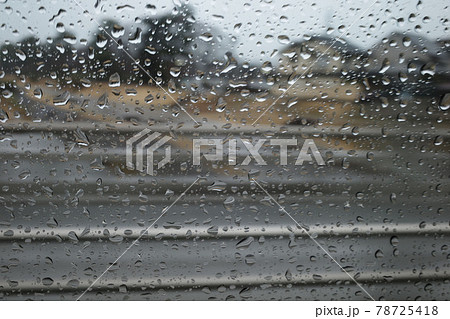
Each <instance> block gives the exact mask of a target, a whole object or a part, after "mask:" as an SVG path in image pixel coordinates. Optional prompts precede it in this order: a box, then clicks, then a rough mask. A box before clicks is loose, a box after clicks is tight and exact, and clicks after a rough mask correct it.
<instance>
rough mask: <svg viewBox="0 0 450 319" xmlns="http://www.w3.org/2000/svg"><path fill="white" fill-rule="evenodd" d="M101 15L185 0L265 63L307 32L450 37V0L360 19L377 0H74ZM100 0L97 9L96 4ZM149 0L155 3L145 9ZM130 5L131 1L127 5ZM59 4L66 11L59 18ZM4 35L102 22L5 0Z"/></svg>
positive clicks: (409, 1) (387, 2)
mask: <svg viewBox="0 0 450 319" xmlns="http://www.w3.org/2000/svg"><path fill="white" fill-rule="evenodd" d="M77 1H79V3H80V4H81V5H82V6H83V7H84V8H85V9H87V10H88V11H89V12H90V13H91V14H92V15H93V16H95V18H96V19H98V21H102V20H103V19H105V18H112V19H115V20H116V21H119V22H120V23H122V24H123V25H136V18H137V17H145V16H157V15H160V14H164V13H168V12H171V11H172V10H173V8H174V7H176V6H179V5H180V4H181V3H188V4H189V5H191V6H192V7H193V8H194V10H195V18H196V19H197V21H198V22H201V23H204V25H205V28H204V30H202V31H204V32H206V31H208V29H207V28H208V26H213V27H214V28H215V29H216V30H220V31H221V32H222V33H223V34H224V36H225V38H226V39H225V40H226V42H227V43H231V44H232V45H233V48H231V49H232V51H233V52H234V54H236V55H238V56H240V57H241V59H242V60H249V61H255V62H256V61H260V62H263V61H266V60H268V59H269V57H270V55H271V54H272V52H273V51H274V50H276V49H279V48H281V47H283V46H285V45H286V44H287V43H289V42H293V41H296V40H300V39H302V38H303V37H304V35H314V34H316V35H317V34H324V33H326V32H327V30H328V32H329V34H330V36H333V37H339V36H340V35H341V30H342V31H346V30H347V28H349V27H350V26H351V27H350V29H349V34H348V35H346V36H345V37H344V38H345V39H347V40H349V41H351V42H353V43H354V44H356V45H358V46H361V47H369V46H371V45H373V44H374V43H375V42H377V41H379V40H380V39H381V38H382V37H383V36H385V35H386V34H388V33H389V32H392V31H396V30H401V31H408V32H411V33H413V34H417V35H424V36H427V37H429V38H449V37H450V35H449V25H450V23H449V21H448V19H449V18H448V17H449V16H450V10H449V5H448V3H449V2H448V0H422V1H418V0H400V1H394V0H378V1H377V2H376V3H375V4H374V5H373V6H372V7H370V9H369V10H368V11H367V12H366V13H365V14H364V16H363V17H361V18H360V19H358V18H359V16H360V15H361V14H362V13H363V12H364V11H365V10H366V9H367V8H368V7H369V6H370V5H371V4H372V2H373V0H353V1H345V0H332V1H330V0H318V1H311V0H301V1H299V0H273V1H271V0H262V1H258V0H255V1H253V0H248V1H245V0H190V1H183V0H157V1H148V0H146V1H140V0H126V1H123V0H117V1H111V0H109V1H106V0H77ZM96 2H99V3H100V4H99V5H98V6H97V8H94V4H95V3H96ZM148 4H151V5H153V6H155V7H156V9H150V10H149V9H148V8H147V9H146V5H148ZM127 5H128V6H127ZM60 9H65V10H66V11H67V12H66V13H65V14H63V15H61V16H58V17H56V18H55V19H53V20H52V21H49V20H51V19H52V17H53V16H54V15H56V14H57V13H58V11H59V10H60ZM0 10H1V13H0V16H1V17H2V18H1V20H0V26H1V31H0V41H2V42H3V41H5V40H9V41H12V42H15V41H18V40H20V39H21V38H22V37H24V36H29V35H34V36H37V37H39V38H41V39H43V40H44V39H45V38H47V37H51V36H55V35H56V34H57V33H58V31H57V28H56V25H57V23H58V22H62V23H63V24H64V28H65V30H67V31H69V32H71V33H73V34H75V35H76V36H77V38H78V41H79V39H81V38H87V37H89V35H90V34H92V32H95V31H96V30H97V28H98V27H97V25H96V23H95V22H94V21H90V18H89V17H88V16H86V15H83V13H82V10H81V9H80V8H79V7H78V6H77V5H76V4H75V2H74V1H73V0H0Z"/></svg>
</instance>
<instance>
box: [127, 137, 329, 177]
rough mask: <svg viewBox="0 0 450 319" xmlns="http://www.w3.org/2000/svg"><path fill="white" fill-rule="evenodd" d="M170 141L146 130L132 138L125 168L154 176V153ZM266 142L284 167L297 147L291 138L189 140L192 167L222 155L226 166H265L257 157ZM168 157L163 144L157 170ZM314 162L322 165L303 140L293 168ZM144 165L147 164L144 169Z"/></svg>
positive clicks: (316, 152) (310, 143)
mask: <svg viewBox="0 0 450 319" xmlns="http://www.w3.org/2000/svg"><path fill="white" fill-rule="evenodd" d="M171 139H172V138H171V137H170V136H167V135H162V134H161V133H158V132H153V133H152V132H151V131H150V130H149V129H145V130H143V131H141V132H139V133H138V134H136V135H134V136H133V137H131V138H130V139H128V140H127V142H126V160H127V168H129V169H136V170H138V171H140V172H143V173H145V172H146V173H147V174H148V175H152V176H153V175H154V173H155V171H154V167H153V166H154V165H155V163H154V162H153V161H154V154H155V152H156V151H157V150H158V149H159V148H161V147H162V146H163V145H164V144H166V143H167V142H168V141H170V140H171ZM267 143H269V145H270V149H271V150H274V149H276V148H277V149H278V150H279V152H278V154H279V162H278V163H279V165H288V147H295V148H298V147H299V144H298V141H297V139H294V138H291V139H259V140H257V141H255V142H254V143H252V141H251V140H249V139H227V140H223V139H220V138H198V139H193V142H192V165H194V166H195V165H200V164H201V160H202V157H203V158H204V160H206V161H224V157H225V156H224V155H227V156H228V158H227V162H228V165H230V166H234V165H240V166H246V165H250V164H251V163H252V162H254V164H256V165H268V164H267V162H266V161H265V160H264V158H263V156H262V155H261V154H260V149H261V148H262V146H263V145H267ZM238 145H239V147H238ZM135 146H136V147H135ZM144 155H145V156H144ZM238 155H239V157H242V158H243V160H242V161H238ZM170 158H171V147H170V145H166V148H165V154H164V157H163V159H162V160H161V161H159V162H157V163H156V165H157V167H158V169H160V168H162V167H163V166H164V165H166V164H167V163H169V162H170ZM314 160H315V162H316V163H317V164H318V165H325V161H324V160H323V158H322V155H321V154H320V152H319V149H318V148H317V146H316V144H315V143H314V140H312V139H306V140H304V141H303V145H302V146H301V148H300V152H299V153H298V156H297V157H296V160H295V162H294V165H303V164H304V163H305V162H307V163H310V162H314ZM144 163H146V164H147V165H146V168H145V165H144Z"/></svg>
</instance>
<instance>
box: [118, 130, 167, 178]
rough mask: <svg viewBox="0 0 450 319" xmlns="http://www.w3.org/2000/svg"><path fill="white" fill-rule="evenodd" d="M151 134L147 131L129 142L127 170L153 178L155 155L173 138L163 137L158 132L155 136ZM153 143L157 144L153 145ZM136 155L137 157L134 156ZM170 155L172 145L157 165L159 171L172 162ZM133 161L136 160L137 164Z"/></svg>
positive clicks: (138, 134) (134, 136)
mask: <svg viewBox="0 0 450 319" xmlns="http://www.w3.org/2000/svg"><path fill="white" fill-rule="evenodd" d="M150 133H151V130H149V129H145V130H143V131H141V132H139V133H137V134H136V135H133V137H131V138H130V139H128V140H127V142H126V144H127V148H126V157H127V159H126V160H127V168H129V169H136V170H138V171H140V172H147V174H148V175H152V176H153V175H154V170H153V165H154V164H153V159H154V153H155V152H156V151H157V150H158V149H159V148H160V147H162V146H163V145H164V144H165V143H167V142H168V141H170V140H171V139H172V138H171V137H170V136H167V135H164V136H162V137H161V135H162V134H161V133H158V132H154V133H153V134H150ZM153 141H155V142H154V143H153V144H152V142H153ZM134 145H136V148H134ZM134 153H135V154H136V156H133V154H134ZM144 154H145V158H144ZM170 154H171V147H170V145H167V146H166V148H165V154H164V158H163V159H162V160H161V161H159V162H158V164H157V166H158V169H160V168H162V167H163V166H164V165H166V164H167V163H169V162H170ZM133 159H135V163H134V161H133ZM144 162H146V163H147V169H145V166H144Z"/></svg>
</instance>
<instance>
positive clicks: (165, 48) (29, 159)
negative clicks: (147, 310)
mask: <svg viewBox="0 0 450 319" xmlns="http://www.w3.org/2000/svg"><path fill="white" fill-rule="evenodd" d="M77 3H78V4H77ZM0 12H1V15H2V17H3V19H2V21H1V22H0V30H1V32H0V42H1V44H0V47H1V51H0V92H1V95H0V160H1V163H2V166H1V170H2V174H1V175H0V186H1V189H0V299H3V300H17V299H19V300H24V299H26V300H28V299H29V300H75V299H77V297H78V296H80V295H81V294H82V293H83V291H85V290H86V289H87V288H88V287H89V286H90V285H91V284H92V283H93V282H94V281H95V280H96V279H97V278H98V276H100V275H101V274H102V273H103V272H104V270H105V269H106V268H107V267H109V266H110V265H111V264H112V263H114V261H115V260H116V258H117V257H118V256H120V255H121V253H122V252H123V251H124V250H125V249H126V248H127V247H128V246H129V245H130V244H131V243H132V242H133V240H135V239H136V238H138V237H139V235H140V234H141V232H142V231H144V230H145V229H146V228H147V227H149V226H150V225H152V223H153V222H154V221H155V220H156V219H157V218H158V217H159V216H160V215H161V212H162V210H163V209H164V207H167V206H169V205H171V204H172V202H173V201H175V200H176V199H177V197H178V196H179V195H180V194H181V193H182V192H183V191H184V190H185V189H186V188H187V187H188V186H189V185H191V183H193V182H194V181H195V179H196V178H197V177H200V180H199V181H198V182H197V183H196V184H195V185H193V187H192V188H191V189H190V190H189V192H188V193H187V194H186V196H184V197H183V198H182V199H181V200H180V201H178V202H177V203H176V204H175V205H173V207H171V209H170V210H169V211H168V212H167V213H166V214H165V215H164V216H163V217H162V218H161V219H160V220H158V222H157V223H156V224H155V225H154V227H151V229H150V230H149V232H148V234H146V235H144V236H143V237H142V239H141V240H140V241H139V243H138V244H137V245H136V246H134V247H133V248H131V249H130V250H129V251H128V252H127V254H125V255H124V256H123V257H122V258H121V259H120V260H119V261H118V262H117V263H115V264H114V265H113V267H112V268H111V269H110V271H109V272H108V273H106V274H105V275H104V276H103V277H102V278H101V279H100V280H98V281H97V282H96V284H95V285H94V286H93V287H92V289H91V290H90V291H89V292H87V293H86V294H85V295H84V296H83V299H86V300H127V299H129V300H210V299H211V300H212V299H216V300H217V299H218V300H272V299H273V300H366V299H370V296H368V295H367V294H366V293H365V292H364V291H362V290H361V289H360V287H358V286H357V285H355V283H354V282H353V281H352V280H351V279H350V278H349V277H348V276H347V275H346V274H345V272H343V271H342V270H341V269H340V268H339V266H338V265H336V264H335V263H333V262H332V261H331V260H330V259H329V257H328V256H326V254H325V253H324V252H323V251H322V250H321V249H320V248H319V247H317V245H316V244H315V243H314V242H313V241H312V240H311V239H310V238H309V237H308V236H307V235H306V234H305V233H304V232H303V231H302V230H301V229H300V228H299V227H297V226H296V225H295V223H294V222H293V221H292V220H291V219H290V218H289V216H287V215H286V214H285V213H284V212H282V211H280V209H279V207H278V205H276V204H275V203H274V201H273V200H271V199H270V198H269V197H268V196H267V195H266V194H265V193H264V192H263V191H262V190H261V189H260V188H259V187H258V186H257V185H256V184H255V182H254V181H253V180H252V178H254V179H256V180H257V181H258V183H260V184H261V185H262V186H263V187H264V188H265V189H266V190H267V191H268V192H269V193H270V194H271V196H273V198H275V199H276V200H277V201H278V202H279V203H280V204H281V205H282V206H284V207H285V208H286V211H287V212H289V214H291V215H292V216H293V218H294V219H296V221H297V222H299V223H300V224H302V225H305V227H307V229H308V230H309V232H310V233H311V234H312V236H313V237H314V238H315V239H316V240H317V241H318V242H319V243H320V244H321V245H322V246H323V247H324V248H325V249H326V250H327V251H328V252H329V253H330V254H331V255H332V256H333V257H334V258H335V259H336V260H337V261H338V262H339V263H340V264H341V265H342V266H343V268H344V269H345V270H346V271H347V272H348V273H349V274H351V275H352V276H353V277H354V278H355V279H356V280H357V281H358V282H359V283H360V284H361V285H362V286H363V287H364V288H365V289H366V290H367V291H368V292H369V293H370V294H371V295H372V296H373V297H374V298H375V299H377V300H445V299H448V296H449V292H450V288H449V279H450V278H449V265H450V264H449V258H450V252H449V250H448V242H449V241H448V236H449V233H450V222H449V221H450V219H449V217H450V212H449V208H450V203H449V200H448V198H449V192H450V188H449V172H450V163H449V161H450V154H449V151H450V149H449V144H448V142H449V134H450V125H449V122H448V120H449V109H450V37H449V20H448V16H449V7H448V4H447V3H446V1H433V4H431V3H429V2H426V1H396V2H392V1H384V0H379V1H376V2H375V3H373V2H372V1H337V2H336V1H318V2H313V1H304V2H295V1H294V2H292V1H279V2H278V1H277V2H276V3H274V2H272V1H248V2H241V1H237V0H236V1H227V2H222V1H221V2H216V1H178V0H174V1H158V2H157V3H149V2H147V1H137V0H129V1H127V2H121V1H101V0H96V1H90V2H86V1H78V0H77V2H75V1H72V0H65V1H32V2H31V1H13V0H0ZM192 118H193V119H194V120H195V121H196V122H197V123H196V122H195V121H194V120H193V119H192ZM145 128H148V129H150V130H152V131H155V132H160V133H164V134H165V135H169V136H171V137H172V140H171V141H170V144H171V147H172V159H171V162H170V164H169V165H166V166H165V167H164V168H162V169H159V170H158V171H157V174H156V175H155V176H149V175H146V174H145V173H143V172H139V171H136V170H131V169H129V168H127V167H126V160H125V142H126V140H127V139H128V138H130V137H132V136H133V135H134V134H136V133H138V132H140V131H142V130H143V129H145ZM194 138H223V139H224V141H225V142H226V141H228V140H229V139H232V138H242V139H244V138H245V139H249V140H251V141H252V143H253V144H255V143H256V142H257V141H258V140H259V139H261V138H266V139H270V138H296V139H297V140H298V141H299V146H298V147H292V148H289V152H288V165H280V163H279V147H274V146H272V145H270V144H269V143H268V142H267V143H265V144H264V145H263V146H262V148H261V155H262V156H263V158H264V159H265V160H266V162H267V163H268V165H267V166H258V165H256V164H255V161H254V160H253V161H252V162H251V163H250V165H240V163H242V161H243V160H244V158H245V157H246V155H247V153H246V152H245V149H242V147H241V148H239V149H238V154H237V157H238V160H237V162H238V165H235V166H229V165H228V163H227V161H226V157H225V160H224V161H216V162H210V161H206V160H204V159H203V160H202V163H201V165H200V166H193V165H192V140H193V139H194ZM307 138H312V139H313V140H314V141H315V143H316V145H317V147H318V148H319V151H320V152H321V154H322V157H323V158H324V160H325V163H326V165H324V166H318V165H317V163H316V162H312V163H305V164H304V165H301V166H295V165H294V162H295V159H296V158H297V156H298V152H299V150H300V148H301V146H302V144H303V143H302V141H303V140H304V139H307ZM226 149H227V148H226V147H225V152H227V151H226ZM202 150H203V149H202ZM162 151H163V150H161V154H160V155H162ZM203 151H204V152H211V151H213V150H211V149H210V150H208V149H204V150H203Z"/></svg>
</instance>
